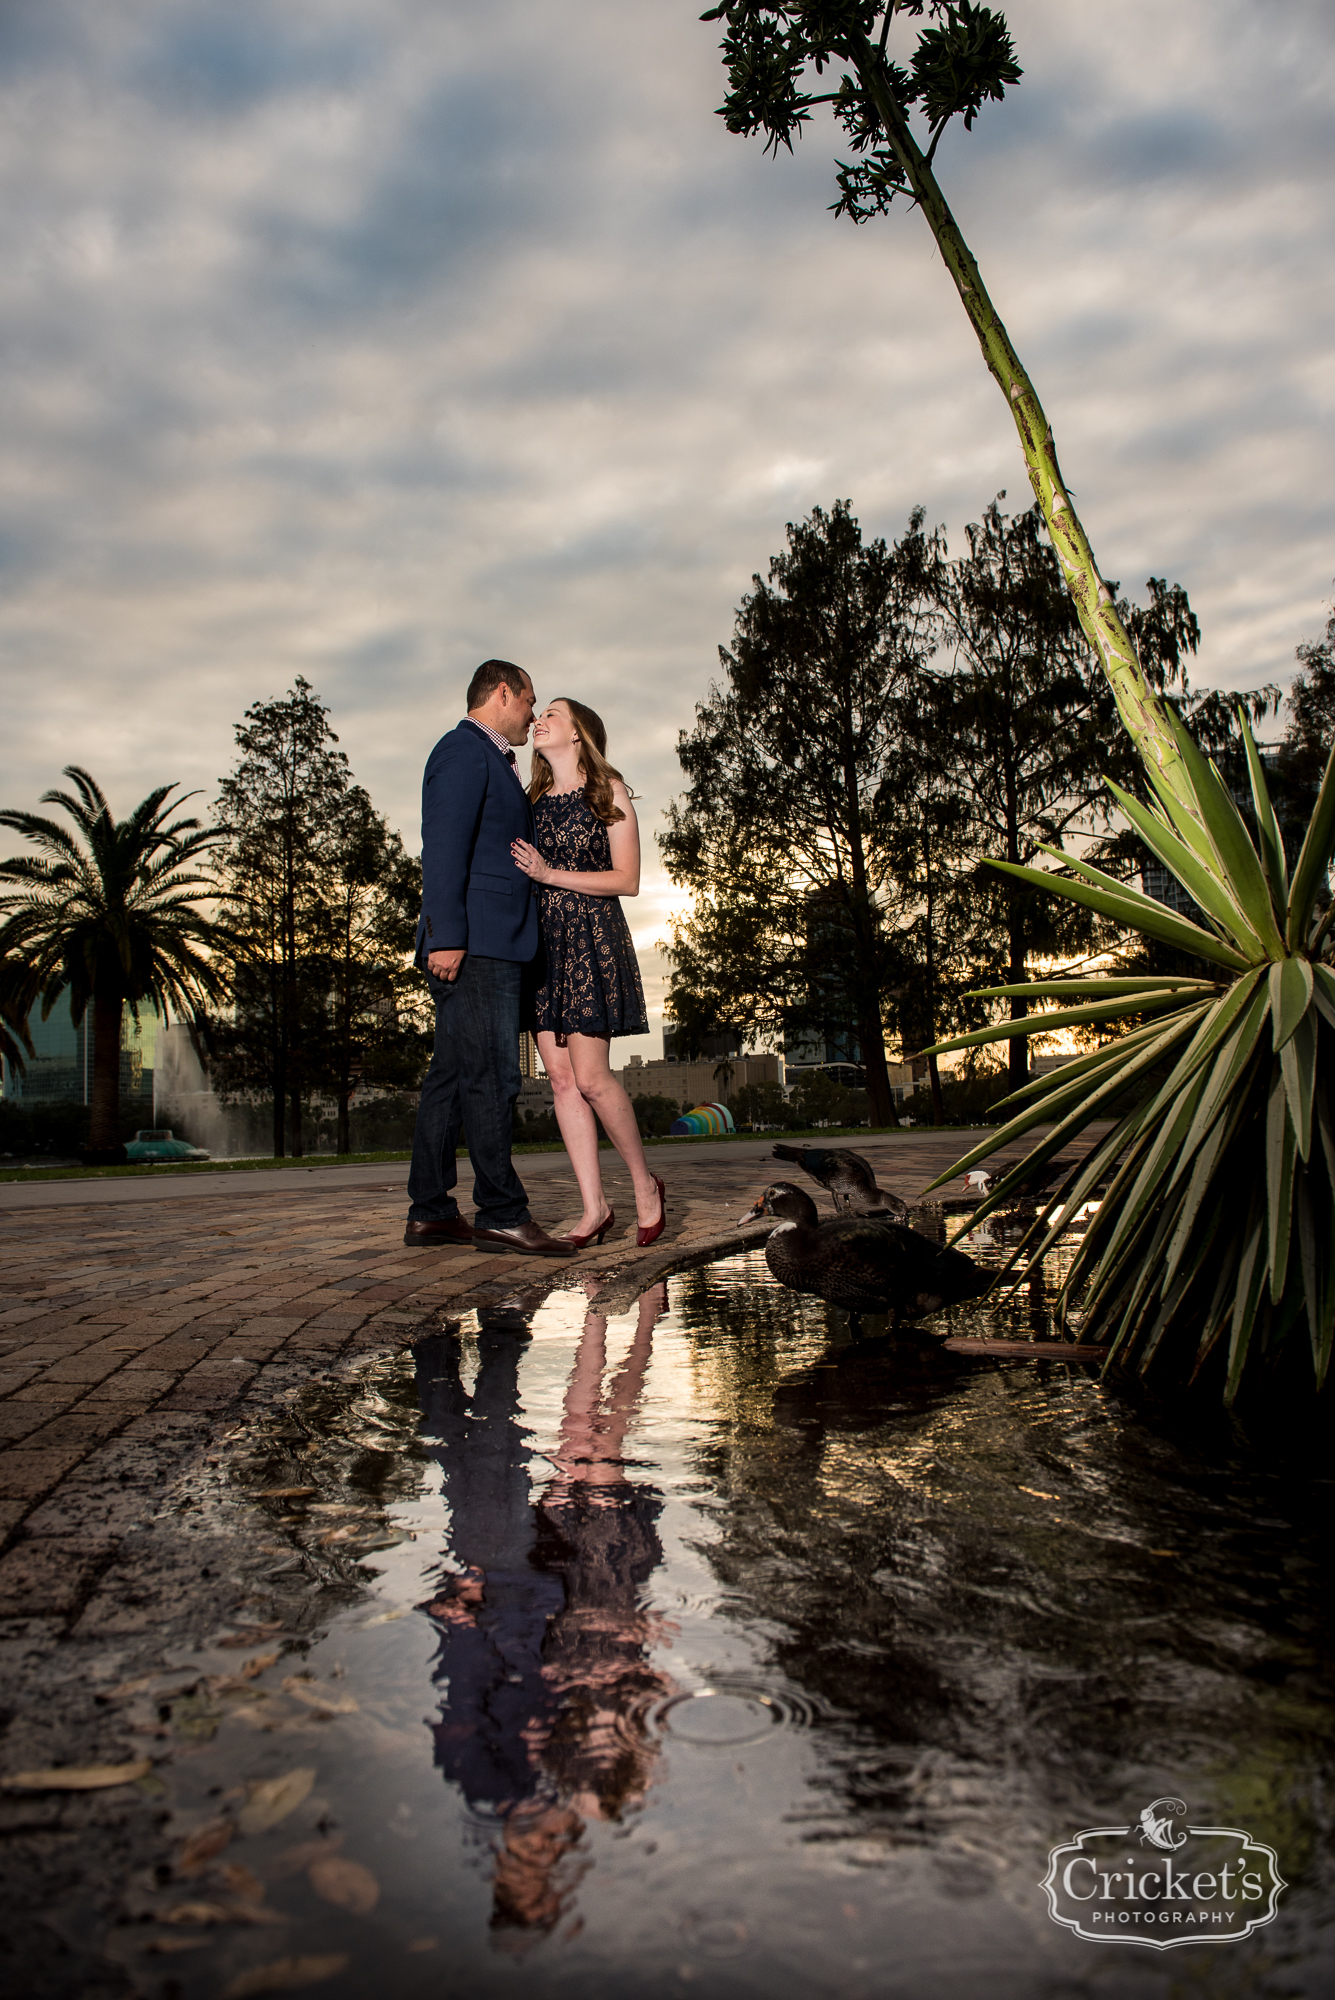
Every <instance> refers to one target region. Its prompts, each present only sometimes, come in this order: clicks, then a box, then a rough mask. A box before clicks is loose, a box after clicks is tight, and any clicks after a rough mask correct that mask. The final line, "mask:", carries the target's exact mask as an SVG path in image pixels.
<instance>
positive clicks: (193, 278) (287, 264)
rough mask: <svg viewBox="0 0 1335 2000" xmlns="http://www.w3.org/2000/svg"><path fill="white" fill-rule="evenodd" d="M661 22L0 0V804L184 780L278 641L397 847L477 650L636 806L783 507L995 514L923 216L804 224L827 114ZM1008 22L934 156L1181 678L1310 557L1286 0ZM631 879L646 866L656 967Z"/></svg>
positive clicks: (270, 663) (571, 0)
mask: <svg viewBox="0 0 1335 2000" xmlns="http://www.w3.org/2000/svg"><path fill="white" fill-rule="evenodd" d="M699 11H700V0H694V4H692V0H566V4H558V0H119V4H118V5H117V6H115V7H108V6H107V5H106V4H105V0H2V4H0V95H2V103H0V182H2V184H3V185H2V189H0V335H2V337H3V357H4V362H3V368H2V369H0V403H2V405H3V412H2V414H3V432H2V438H3V442H2V443H0V659H2V660H3V675H2V676H0V801H2V802H3V803H5V804H8V805H13V806H32V805H34V804H35V803H36V800H37V797H38V795H39V794H40V793H41V792H42V791H43V790H44V789H45V788H46V787H47V786H48V785H49V784H51V783H53V782H55V780H56V779H57V777H58V774H59V771H60V768H61V766H62V765H64V764H66V763H68V762H71V761H77V762H80V763H84V764H86V765H88V766H89V767H90V768H91V769H92V771H93V772H94V773H95V775H97V776H98V778H99V779H100V780H101V782H102V783H103V784H104V786H105V787H106V788H107V789H108V790H109V791H110V793H111V795H112V799H113V803H114V804H115V805H116V807H117V808H118V810H125V809H128V808H129V806H131V805H132V804H133V803H135V802H136V801H137V800H138V799H139V798H140V797H141V796H142V795H143V793H144V792H145V791H146V790H147V789H148V788H149V787H150V785H152V784H154V783H157V782H161V781H163V780H166V779H173V778H176V779H180V780H182V781H183V782H184V783H186V784H187V785H190V786H203V787H205V788H209V789H210V790H211V788H212V787H213V786H214V784H215V783H216V780H217V778H218V777H219V775H220V774H222V773H223V772H224V771H225V770H226V769H227V768H228V766H229V764H230V761H231V750H232V736H231V730H232V725H233V723H234V722H235V721H236V720H237V718H238V717H239V716H240V714H241V712H242V711H243V709H244V708H245V707H246V705H247V704H248V703H249V702H251V701H254V700H257V699H267V698H270V697H273V696H277V695H280V694H281V693H282V692H283V691H284V690H285V689H286V688H287V687H288V686H289V685H290V684H291V681H292V679H293V676H294V675H296V674H298V673H302V674H304V675H305V676H306V677H307V679H308V680H310V681H311V682H312V683H313V684H314V686H315V687H316V689H317V690H318V691H319V693H320V694H321V696H322V697H323V698H324V700H325V701H326V702H328V703H329V705H330V707H331V708H332V711H333V720H334V726H335V727H336V728H337V730H338V732H339V734H340V737H341V739H342V742H343V746H344V748H345V749H346V750H347V751H348V753H349V755H350V757H351V760H352V764H353V767H354V770H355V772H356V774H357V776H358V777H359V778H360V779H361V780H362V781H363V782H364V783H366V784H367V785H368V787H369V788H370V790H371V792H372V795H373V797H374V798H375V799H376V801H377V803H378V804H379V805H380V806H381V808H382V809H383V810H384V811H385V812H387V813H388V814H389V816H390V817H391V819H392V820H393V821H394V823H395V824H396V825H398V826H399V827H400V828H401V830H402V831H403V832H404V834H405V836H406V837H407V838H408V839H409V841H410V842H411V843H413V844H414V845H415V830H416V829H415V821H416V811H417V787H418V783H419V779H420V772H421V766H422V762H423V759H424V756H425V754H426V752H427V750H428V749H429V748H430V745H431V743H432V742H433V741H434V739H435V737H436V736H437V735H438V734H439V733H440V731H441V730H442V729H444V728H446V727H448V726H450V725H451V724H452V722H453V721H454V720H455V719H456V717H457V715H458V713H459V712H460V710H461V706H462V701H461V697H462V690H463V687H464V685H465V682H466V679H467V676H468V673H469V672H470V670H471V668H472V667H473V666H474V665H475V664H476V662H477V661H478V660H479V659H481V658H483V657H484V656H486V655H487V654H490V653H500V654H503V655H506V656H508V657H510V658H512V659H516V660H519V661H521V662H522V663H523V664H525V665H526V666H528V667H529V668H530V670H531V671H532V672H533V674H534V677H535V679H536V682H537V685H538V689H539V692H540V694H542V695H546V696H550V695H553V694H558V693H571V694H575V695H578V696H579V697H581V698H582V699H584V700H587V701H590V702H591V703H592V704H593V705H594V706H595V707H596V708H598V709H599V710H600V711H601V712H602V713H603V715H604V717H605V718H606V720H607V722H608V726H609V733H610V738H611V749H612V753H613V755H614V757H615V759H616V761H617V762H618V763H620V764H621V765H622V766H623V768H624V769H625V770H626V772H627V774H628V775H629V776H630V777H631V779H632V781H633V782H634V784H635V786H636V788H637V790H639V791H640V792H642V793H643V795H644V802H643V824H644V826H645V831H646V834H647V835H648V836H650V846H651V837H652V833H653V829H654V827H655V826H656V825H657V824H659V823H660V815H661V812H662V810H663V807H664V805H665V804H666V802H667V800H668V799H669V798H670V797H671V795H672V793H673V790H674V789H675V785H676V774H677V766H676V760H675V755H674V745H675V741H676V735H677V731H678V730H679V729H680V728H682V727H683V726H687V727H689V725H690V722H691V720H692V707H693V704H694V702H695V701H696V700H697V699H699V698H700V696H701V695H702V694H703V693H704V691H705V689H706V688H707V686H708V683H709V680H710V678H711V675H712V674H713V673H714V672H715V671H716V663H717V655H716V647H717V646H718V644H719V642H720V641H724V640H726V639H727V638H728V635H729V633H730V631H731V627H732V621H733V614H734V610H735V607H736V605H737V602H738V600H739V597H740V596H741V594H742V593H743V592H744V591H745V590H746V588H747V587H748V580H749V578H750V576H751V573H752V572H753V571H754V570H757V569H763V568H764V567H765V565H766V563H767V561H768V559H769V557H770V555H771V554H773V553H774V552H775V551H776V550H777V549H778V548H779V547H781V546H782V543H783V531H784V524H785V523H786V522H787V521H789V520H793V519H800V518H801V517H802V516H803V515H804V514H805V513H807V512H808V511H809V509H810V508H811V507H812V506H813V505H814V504H816V503H820V504H822V505H825V506H828V505H829V504H830V503H831V502H832V501H833V500H834V499H835V498H836V497H840V496H843V497H848V498H850V499H851V500H852V502H853V505H854V508H855V510H856V511H857V513H858V514H859V516H860V518H861V521H862V523H863V527H864V530H866V531H867V532H871V533H881V534H886V535H893V534H895V533H896V532H898V531H899V529H900V528H901V527H902V524H903V522H904V519H905V517H906V516H907V514H908V511H909V509H910V508H911V507H912V506H913V505H914V504H915V503H918V502H921V503H922V505H924V506H925V507H926V509H927V513H928V516H929V518H930V519H931V520H932V521H940V522H944V523H945V524H946V526H947V528H948V530H949V531H950V533H951V534H952V536H953V537H954V538H955V539H957V540H958V539H960V537H961V530H962V528H963V525H964V523H965V522H966V521H967V520H969V519H972V518H975V517H976V516H977V515H978V513H979V512H980V510H981V509H982V507H983V506H984V505H985V504H986V502H987V501H988V500H989V499H990V498H991V496H992V495H993V494H994V493H995V492H996V491H997V490H998V489H1000V488H1003V487H1004V488H1007V489H1008V490H1009V492H1010V494H1011V496H1012V498H1013V500H1015V501H1016V502H1017V504H1023V500H1024V498H1025V497H1027V487H1026V484H1025V481H1024V476H1023V471H1022V468H1021V465H1020V461H1019V456H1018V451H1017V448H1016V445H1015V441H1014V433H1013V430H1012V429H1011V426H1010V421H1009V418H1008V416H1007V413H1006V411H1005V409H1004V407H1003V405H1002V403H1001V399H1000V397H999V396H998V395H997V392H996V390H995V389H994V387H993V385H992V383H991V381H990V379H989V378H988V377H987V375H986V374H985V372H984V369H983V366H982V363H981V360H980V358H979V355H978V352H977V349H976V347H975V346H974V344H973V340H972V336H971V334H970V333H969V331H968V328H967V326H966V324H965V322H964V319H963V316H962V314H961V312H960V309H959V305H958V302H957V300H956V299H955V297H954V294H953V291H952V289H951V287H950V285H949V283H948V281H947V279H946V277H945V275H944V272H943V271H942V269H941V267H940V265H939V263H938V261H937V260H936V258H935V256H934V253H933V251H932V246H931V243H930V239H929V237H928V234H927V231H926V228H925V226H924V225H923V224H922V222H921V221H920V220H919V218H917V217H915V216H913V215H911V214H908V213H905V214H903V215H901V216H897V217H895V218H893V219H892V220H889V221H883V222H878V223H876V224H873V225H871V226H869V227H867V228H864V229H855V228H854V227H853V226H852V225H851V224H849V223H848V222H846V221H837V220H836V219H835V218H833V217H832V216H830V215H829V214H828V213H827V204H828V203H829V201H830V200H831V198H832V170H831V158H832V155H833V153H834V151H835V150H836V146H837V141H836V139H835V137H834V135H833V133H832V132H831V130H830V129H829V128H828V127H822V126H820V125H819V124H817V125H815V126H814V127H813V128H812V130H811V131H810V132H809V134H808V136H807V137H806V139H805V140H803V141H802V142H801V144H800V146H799V148H798V151H797V156H796V158H794V159H792V160H789V159H788V158H786V157H785V158H784V159H782V160H780V161H779V162H778V163H777V164H776V163H774V162H773V161H772V160H770V159H766V158H765V157H764V156H763V155H762V152H761V148H760V144H759V142H756V141H750V142H748V141H743V140H739V139H733V138H730V137H729V136H728V134H727V133H726V132H725V131H724V129H723V126H722V123H721V121H720V120H719V119H717V118H716V117H714V116H713V115H712V113H713V107H714V106H715V105H716V104H717V103H718V102H719V100H720V97H721V95H722V87H723V86H722V76H721V71H720V68H719V63H718V57H717V51H716V41H717V30H716V29H715V28H714V27H712V26H702V25H701V24H700V23H699V22H698V20H697V18H696V16H697V14H698V12H699ZM1008 12H1009V18H1010V22H1011V27H1012V31H1013V33H1014V36H1015V40H1016V45H1017V53H1018V56H1019V59H1020V61H1021V62H1022V64H1023V65H1024V67H1025V71H1026V75H1025V80H1024V82H1023V84H1022V85H1021V87H1020V88H1019V90H1018V91H1017V92H1016V93H1015V94H1014V95H1013V96H1012V97H1010V98H1009V99H1008V100H1007V102H1006V103H1005V104H1004V105H1003V106H1001V107H994V108H990V109H989V110H988V111H986V112H985V113H984V114H983V116H982V117H981V119H980V121H979V123H978V125H977V126H976V128H975V130H974V132H973V134H972V135H970V136H966V135H964V134H963V133H962V132H961V133H959V134H958V135H957V136H952V137H951V138H950V139H948V140H947V141H946V142H945V144H944V145H943V147H942V150H941V153H940V155H939V171H940V174H941V177H942V179H943V181H944V183H945V185H946V188H947V191H948V193H949V195H950V197H951V199H952V201H953V203H954V206H955V209H956V213H957V215H958V217H959V219H960V221H961V223H962V225H963V228H964V230H965V233H966V235H967V236H968V237H969V239H970V241H971V243H972V244H973V247H974V249H975V251H976V253H977V255H978V257H979V259H980V262H981V264H982V268H983V271H984V274H985V276H986V277H987V279H988V281H989V283H990V285H991V288H992V291H993V295H994V297H995V299H996V301H997V303H998V306H999V308H1000V310H1001V312H1002V314H1003V316H1004V317H1005V319H1006V321H1007V323H1008V325H1009V327H1010V330H1011V333H1012V335H1013V337H1014V339H1015V341H1016V344H1017V346H1018V348H1019V351H1020V353H1021V355H1022V356H1023V357H1024V359H1025V360H1026V362H1027V363H1028V365H1029V367H1030V370H1031V373H1032V374H1033V376H1034V378H1035V380H1036V382H1037V385H1038V388H1039V393H1040V394H1041V395H1042V396H1043V398H1044V402H1045V404H1046V407H1047V409H1048V412H1049V415H1050V416H1051V418H1052V420H1053V423H1054V427H1055V430H1056V434H1057V439H1058V444H1059V447H1060V449H1061V452H1062V459H1063V465H1064V469H1065V471H1066V474H1067V476H1068V478H1069V480H1070V482H1071V485H1072V487H1073V488H1074V491H1075V493H1076V495H1077V499H1078V503H1079V505H1080V507H1081V511H1082V514H1083V517H1084V519H1085V522H1086V525H1087V527H1088V528H1089V530H1090V533H1091V536H1092V539H1093V541H1094V546H1095V548H1096V550H1097V551H1098V554H1099V557H1100V560H1101V562H1102V565H1103V567H1104V570H1105V571H1106V572H1107V573H1109V574H1111V575H1113V576H1116V577H1119V578H1120V579H1121V580H1122V582H1123V584H1124V585H1126V586H1133V587H1135V588H1139V586H1140V585H1141V584H1142V583H1143V580H1144V578H1145V577H1146V576H1147V575H1149V574H1150V573H1151V572H1153V573H1154V574H1156V575H1166V576H1168V577H1169V578H1170V579H1174V580H1178V581H1181V582H1182V583H1184V584H1185V585H1186V586H1187V587H1188V589H1189V591H1190V593H1191V598H1192V601H1193V604H1194V605H1195V606H1196V609H1197V611H1198V614H1199V616H1200V618H1201V623H1202V626H1203V628H1204V646H1203V653H1202V660H1201V663H1200V666H1199V667H1198V669H1197V678H1198V680H1200V681H1202V682H1213V683H1214V684H1216V685H1219V686H1242V685H1247V684H1250V683H1253V682H1254V681H1256V680H1259V679H1263V678H1267V677H1271V678H1277V679H1285V678H1287V676H1288V673H1289V671H1290V670H1291V666H1292V655H1293V648H1294V646H1295V644H1296V643H1297V642H1298V641H1299V640H1301V639H1304V638H1316V637H1319V636H1320V633H1321V631H1322V628H1323V626H1324V623H1325V620H1326V618H1327V616H1328V615H1329V610H1330V597H1331V589H1332V576H1333V575H1335V450H1333V449H1332V445H1333V444H1335V437H1333V436H1332V431H1333V430H1335V424H1333V422H1332V411H1333V406H1335V370H1333V369H1332V360H1331V352H1330V328H1331V327H1332V325H1335V274H1333V272H1335V267H1333V262H1332V255H1331V251H1332V239H1333V238H1335V174H1333V171H1332V170H1333V169H1335V121H1333V120H1332V115H1331V112H1332V101H1331V100H1332V95H1333V94H1335V19H1332V16H1331V12H1330V9H1329V6H1328V4H1322V0H1174V4H1173V5H1172V6H1165V5H1164V4H1163V0H1116V4H1113V5H1103V6H1097V7H1096V6H1091V5H1085V6H1078V7H1071V6H1069V5H1061V4H1058V0H1014V4H1013V5H1012V6H1011V7H1010V8H1009V10H1008ZM911 32H912V30H911V28H910V29H908V30H906V33H907V34H911ZM651 853H652V849H651ZM671 902H672V891H671V887H670V885H669V884H668V883H667V882H666V880H665V878H663V876H662V874H661V871H660V870H659V869H658V868H657V866H656V863H655V862H654V861H653V860H652V859H651V863H650V867H649V869H648V871H647V880H646V888H645V893H644V895H643V896H642V897H641V899H640V902H639V903H638V905H632V906H631V908H630V911H629V914H630V916H631V919H632V926H633V928H634V930H635V932H636V937H637V942H639V943H640V944H641V945H642V946H643V947H644V948H645V952H646V958H645V964H646V970H647V971H648V972H649V973H650V975H651V996H652V997H654V998H657V997H658V995H659V994H660V993H661V980H659V979H658V977H657V976H656V965H655V962H654V960H653V957H652V944H653V941H654V939H655V938H656V937H658V936H660V935H661V934H662V932H663V929H664V923H665V917H666V914H667V911H668V908H669V906H670V904H671ZM622 1046H623V1047H625V1046H626V1045H622ZM629 1046H632V1047H633V1046H635V1045H629ZM638 1046H639V1047H640V1048H641V1050H642V1052H643V1053H646V1054H648V1053H656V1052H657V1037H656V1036H655V1037H654V1038H653V1039H652V1041H651V1040H649V1039H646V1040H645V1041H644V1042H643V1043H641V1044H639V1045H638ZM619 1052H620V1050H619Z"/></svg>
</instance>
